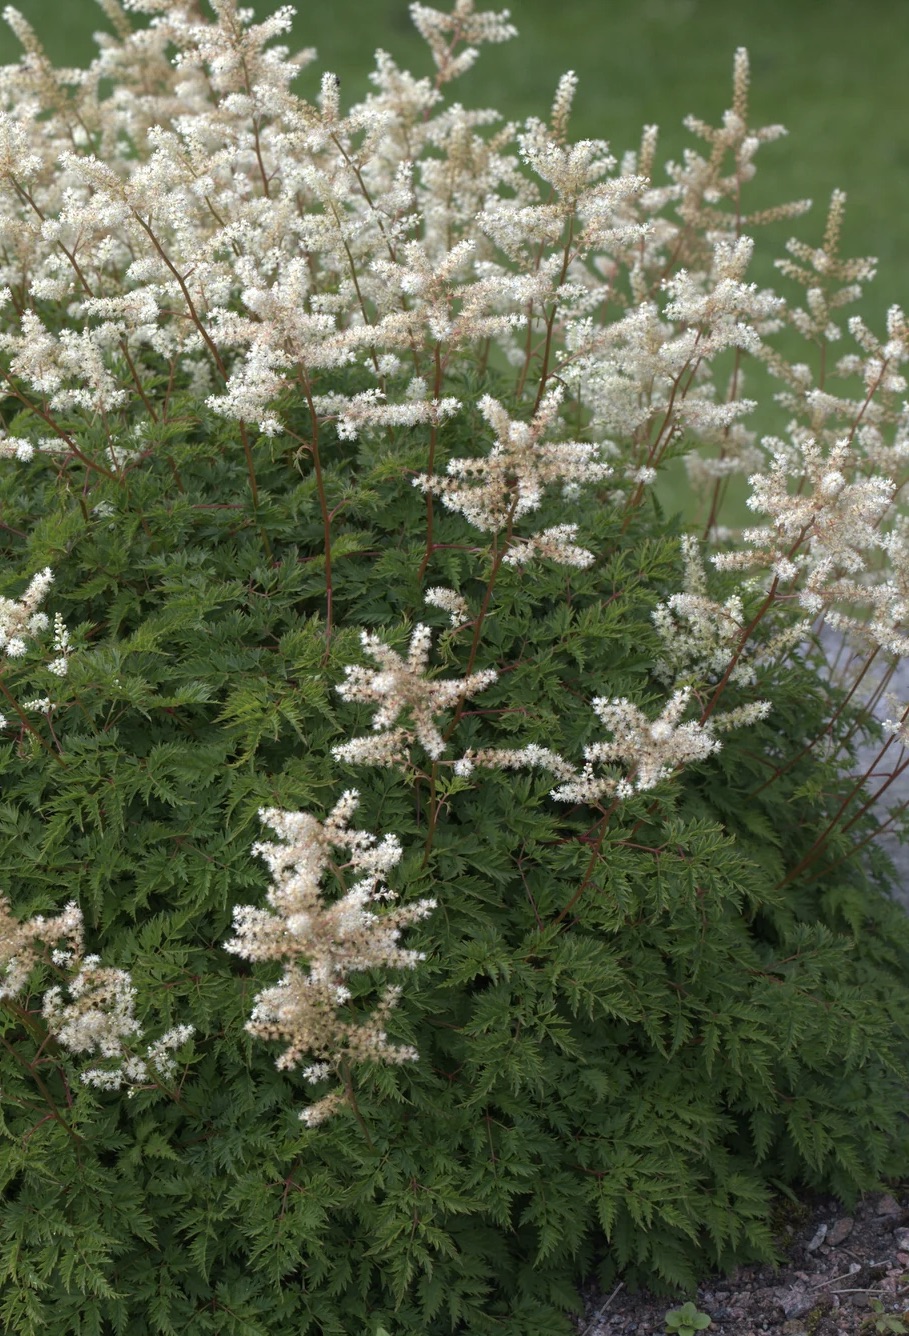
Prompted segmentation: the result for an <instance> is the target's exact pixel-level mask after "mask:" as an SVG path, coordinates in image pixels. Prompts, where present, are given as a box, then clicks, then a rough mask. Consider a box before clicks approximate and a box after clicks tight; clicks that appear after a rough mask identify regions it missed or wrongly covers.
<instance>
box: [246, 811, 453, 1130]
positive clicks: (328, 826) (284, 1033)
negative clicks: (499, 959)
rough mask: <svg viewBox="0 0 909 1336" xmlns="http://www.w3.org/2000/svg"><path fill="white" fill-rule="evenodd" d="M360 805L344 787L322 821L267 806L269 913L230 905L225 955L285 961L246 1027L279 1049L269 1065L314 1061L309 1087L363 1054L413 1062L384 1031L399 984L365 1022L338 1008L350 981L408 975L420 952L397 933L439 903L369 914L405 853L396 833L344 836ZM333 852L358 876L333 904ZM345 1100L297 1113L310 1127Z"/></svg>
mask: <svg viewBox="0 0 909 1336" xmlns="http://www.w3.org/2000/svg"><path fill="white" fill-rule="evenodd" d="M358 805H359V794H358V792H357V790H356V789H347V790H345V792H344V793H343V794H342V795H341V797H340V799H339V800H338V802H337V803H336V804H335V806H334V808H333V809H332V811H331V812H330V813H329V815H328V817H327V818H326V819H325V821H324V822H321V823H320V822H319V821H317V820H316V819H315V818H314V817H312V816H309V815H308V814H307V813H305V812H285V811H281V810H279V809H276V808H264V809H263V810H262V811H261V812H260V813H259V816H260V819H261V820H262V821H263V823H265V824H266V825H269V826H270V827H271V828H272V830H274V831H275V833H276V834H277V835H278V837H279V839H280V840H281V843H266V842H260V843H257V844H254V845H253V850H252V852H253V853H254V854H259V855H260V856H261V857H262V858H263V859H264V860H265V862H266V863H267V865H268V867H269V869H270V871H271V873H272V878H273V884H272V887H271V889H270V890H269V891H268V894H267V897H266V898H267V901H268V904H269V906H270V909H259V908H257V907H256V906H254V905H237V906H236V907H235V909H234V916H233V917H234V934H235V935H234V936H233V937H232V938H231V939H230V940H229V941H228V942H226V943H225V944H224V949H225V950H226V951H230V952H232V953H233V954H234V955H238V956H243V957H245V958H246V959H247V960H253V961H255V960H280V961H284V962H285V963H286V968H285V973H284V975H283V976H282V978H281V979H280V980H279V981H278V983H277V984H275V985H274V986H273V987H271V988H266V989H264V990H263V991H262V992H260V993H258V994H257V995H256V998H255V1001H254V1006H253V1011H252V1015H251V1016H250V1019H249V1020H248V1022H247V1024H246V1029H247V1030H248V1031H249V1033H250V1034H253V1035H255V1036H256V1037H257V1038H260V1039H263V1040H281V1041H283V1042H284V1043H285V1044H286V1048H285V1049H284V1052H283V1053H281V1054H280V1055H279V1057H278V1058H277V1060H276V1065H277V1066H278V1067H279V1068H282V1069H286V1068H292V1067H297V1066H298V1065H299V1064H300V1062H301V1061H302V1060H303V1058H304V1056H305V1055H306V1054H311V1055H313V1056H314V1057H315V1058H316V1059H317V1061H316V1062H315V1063H314V1064H309V1065H308V1066H307V1067H306V1068H305V1071H304V1075H305V1076H306V1079H307V1080H308V1081H311V1082H313V1083H315V1082H318V1081H320V1080H322V1079H323V1078H324V1077H326V1076H328V1075H330V1074H335V1073H337V1072H339V1070H340V1069H341V1066H342V1064H344V1063H350V1062H357V1061H363V1060H365V1059H368V1058H372V1059H376V1060H381V1061H384V1062H391V1063H401V1062H410V1061H414V1060H415V1059H416V1057H417V1054H416V1052H415V1050H414V1049H412V1048H410V1047H408V1046H407V1045H394V1044H391V1043H390V1042H389V1041H388V1037H387V1035H386V1033H385V1024H386V1022H387V1019H388V1016H389V1013H390V1012H391V1010H392V1008H393V1007H394V1005H395V1003H396V1001H397V999H398V997H399V995H400V988H398V987H396V986H392V987H388V988H386V989H385V990H384V991H383V993H382V996H381V998H380V999H379V1001H378V1003H377V1004H376V1006H375V1008H374V1010H373V1011H372V1013H371V1015H370V1016H369V1018H368V1019H367V1020H365V1021H363V1022H362V1023H359V1024H358V1023H356V1022H353V1021H350V1020H348V1019H346V1018H345V1017H344V1016H343V1014H339V1010H338V1009H339V1008H340V1007H343V1005H344V1003H345V1002H346V1001H347V1000H348V999H349V997H350V990H349V989H348V988H347V986H346V983H345V980H346V979H347V978H348V976H349V975H351V974H353V973H356V972H358V971H363V970H370V969H375V968H383V969H413V968H414V967H415V966H416V965H417V963H418V962H419V961H420V960H422V959H423V958H424V957H423V954H422V953H421V952H419V951H408V950H406V949H405V948H402V947H400V946H399V945H398V939H399V937H400V935H401V931H402V929H403V928H404V927H406V926H407V925H408V924H411V923H415V922H417V921H418V920H419V919H422V918H425V917H426V916H427V915H428V914H429V913H430V912H431V911H432V910H433V909H434V908H435V903H436V902H435V900H431V899H421V900H419V901H417V902H415V903H414V904H410V905H405V906H402V907H400V908H396V909H391V910H386V911H384V912H383V913H381V914H377V913H376V912H374V909H373V908H372V906H374V905H375V904H376V903H377V902H378V901H379V900H381V899H389V898H394V896H393V894H392V893H390V892H389V891H388V889H387V887H384V886H383V879H384V878H385V877H386V876H387V874H388V873H389V872H390V871H391V869H392V868H394V867H395V866H396V865H397V864H398V862H399V861H400V859H401V853H402V849H401V845H400V843H399V841H398V840H397V838H396V837H395V836H394V835H386V836H385V837H384V838H383V839H382V840H381V841H380V842H377V841H376V837H375V836H374V835H371V834H369V833H368V832H367V831H363V830H351V829H350V828H349V822H350V818H351V817H352V816H353V814H354V812H355V811H356V809H357V807H358ZM336 848H340V849H345V850H346V851H347V853H348V861H347V863H346V864H345V865H344V866H346V867H349V868H351V869H353V871H354V872H355V873H357V874H359V875H360V879H359V880H358V881H356V882H354V884H353V885H351V886H350V887H348V888H347V889H346V890H342V893H341V894H340V896H339V897H337V898H335V899H331V898H329V896H328V895H326V894H325V893H324V892H323V890H322V887H321V883H322V880H323V878H324V877H325V876H326V875H327V874H328V873H331V875H332V877H333V878H334V879H335V880H336V881H341V880H342V877H341V870H340V869H339V868H338V867H337V866H336V865H335V863H334V862H333V860H332V850H333V849H336ZM344 1098H345V1096H344V1092H343V1091H339V1092H335V1093H333V1094H331V1095H329V1096H326V1097H325V1099H324V1100H322V1101H320V1102H319V1103H317V1104H316V1105H313V1106H311V1107H310V1108H308V1109H305V1110H304V1111H303V1113H301V1115H300V1117H301V1119H303V1121H305V1122H307V1123H308V1124H309V1125H310V1126H314V1125H315V1124H316V1123H318V1122H320V1121H322V1119H323V1118H324V1117H327V1116H328V1114H329V1113H330V1112H334V1111H336V1109H337V1108H339V1107H340V1106H341V1104H343V1102H344Z"/></svg>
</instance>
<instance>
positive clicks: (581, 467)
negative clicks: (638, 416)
mask: <svg viewBox="0 0 909 1336" xmlns="http://www.w3.org/2000/svg"><path fill="white" fill-rule="evenodd" d="M562 398H563V391H562V390H561V388H556V389H554V390H553V391H551V393H549V394H547V395H546V397H545V398H544V400H543V401H542V403H541V404H540V407H539V409H538V410H537V412H536V413H535V414H534V416H533V419H532V420H531V421H530V422H529V423H527V422H521V421H515V420H513V419H512V418H511V417H509V415H508V413H507V412H506V411H505V409H504V408H503V407H502V405H501V404H500V403H499V402H498V401H497V400H496V399H493V398H492V396H491V395H488V394H487V395H484V396H483V398H482V399H480V400H479V403H478V407H479V409H480V411H481V413H482V414H483V417H484V418H485V419H486V421H487V422H488V423H489V426H490V427H491V428H492V430H493V432H494V433H495V438H496V440H495V444H494V445H493V447H492V449H491V450H490V452H489V454H488V455H487V456H486V458H485V459H474V458H468V459H451V460H449V462H448V467H447V474H448V476H447V477H434V476H432V475H429V474H420V475H419V476H418V477H416V478H414V479H413V485H414V486H415V487H420V488H422V490H423V491H424V492H434V493H436V494H438V495H439V496H440V497H441V499H442V503H443V505H445V506H447V507H448V509H449V510H454V511H458V512H460V514H462V515H463V516H464V517H465V519H467V520H468V521H469V522H470V523H471V524H473V525H475V526H476V528H478V529H482V530H484V531H489V530H491V531H492V532H494V533H498V532H499V531H500V530H502V529H504V528H505V526H506V525H508V524H510V523H511V521H513V520H516V519H518V518H520V517H521V516H522V515H525V514H527V512H528V511H532V510H537V509H538V508H539V506H540V503H541V500H542V494H543V489H544V488H545V487H546V486H548V485H550V484H552V483H555V482H566V483H580V482H598V481H602V480H603V479H604V478H608V477H609V475H610V474H611V473H612V468H611V466H610V465H608V464H605V463H603V462H601V461H600V459H599V450H598V448H597V446H595V445H588V444H584V443H583V442H580V441H562V442H547V441H545V440H544V439H543V438H544V437H545V435H546V433H547V432H548V431H549V430H551V429H552V427H553V424H554V422H555V421H556V417H557V412H558V408H559V405H560V403H561V402H562ZM567 529H570V530H571V532H570V533H568V532H567ZM576 532H577V526H576V525H572V526H561V527H560V528H558V529H548V530H546V531H544V532H543V533H539V534H535V535H533V537H531V538H530V539H527V540H525V541H523V542H522V543H521V544H520V547H519V552H518V554H516V555H515V556H514V558H513V560H514V561H516V562H518V561H520V562H522V563H525V562H527V561H528V560H530V558H531V557H533V556H536V555H539V556H548V557H552V558H553V559H555V560H559V561H565V562H567V563H568V564H570V565H575V566H583V565H588V564H589V563H590V562H591V561H593V554H592V553H590V552H586V551H584V550H583V549H582V548H577V547H573V546H571V545H570V544H569V543H568V542H567V539H568V538H569V537H570V538H574V536H575V533H576ZM506 560H507V558H506Z"/></svg>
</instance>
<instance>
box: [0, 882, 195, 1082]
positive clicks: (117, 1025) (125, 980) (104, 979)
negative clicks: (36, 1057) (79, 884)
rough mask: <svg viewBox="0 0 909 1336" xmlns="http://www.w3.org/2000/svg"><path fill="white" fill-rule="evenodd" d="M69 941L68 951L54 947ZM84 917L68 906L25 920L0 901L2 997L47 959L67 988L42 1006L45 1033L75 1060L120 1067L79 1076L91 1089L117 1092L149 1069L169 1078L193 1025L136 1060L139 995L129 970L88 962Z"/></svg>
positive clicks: (53, 990) (56, 988)
mask: <svg viewBox="0 0 909 1336" xmlns="http://www.w3.org/2000/svg"><path fill="white" fill-rule="evenodd" d="M62 940H66V942H67V943H68V945H67V947H66V948H61V947H60V946H54V947H53V949H52V950H48V948H50V947H51V945H52V944H53V943H59V942H60V941H62ZM84 951H85V939H84V923H83V919H82V911H81V910H80V909H79V906H78V905H77V904H76V902H75V900H71V901H70V902H69V903H68V904H67V905H66V906H65V907H64V909H63V910H62V912H61V913H60V914H58V915H57V916H56V917H54V918H45V916H44V915H43V914H35V915H34V916H33V917H32V918H30V919H27V920H25V921H20V920H18V919H16V918H15V917H14V916H13V914H12V913H11V912H10V903H9V900H8V899H7V897H6V896H5V895H0V968H2V971H3V972H2V975H0V998H2V997H14V996H15V995H16V994H17V993H21V992H22V990H23V989H24V988H25V987H26V986H27V984H28V982H29V979H30V977H31V974H32V971H33V970H34V968H35V966H36V965H37V964H39V962H40V961H41V960H42V959H48V961H49V963H51V964H53V965H55V966H56V967H57V968H58V969H67V970H69V971H70V977H69V979H68V980H67V981H66V983H65V985H63V986H61V985H59V984H55V985H53V986H52V987H50V988H48V989H47V991H46V992H45V994H44V998H43V1001H42V1004H41V1014H42V1016H43V1017H44V1020H45V1022H46V1023H47V1028H48V1031H49V1033H50V1034H52V1035H53V1036H54V1037H55V1038H56V1039H57V1040H58V1042H59V1043H61V1044H62V1045H63V1046H64V1048H68V1049H69V1050H70V1051H71V1052H73V1053H99V1054H100V1055H101V1056H102V1057H104V1058H111V1059H116V1065H114V1066H113V1067H110V1066H109V1067H106V1068H89V1069H87V1070H85V1071H83V1072H82V1073H81V1077H80V1079H81V1080H82V1082H83V1083H84V1084H86V1085H93V1086H96V1087H98V1088H99V1089H101V1090H119V1089H120V1088H121V1087H122V1086H123V1085H124V1084H125V1085H129V1086H133V1087H134V1086H138V1085H141V1084H143V1083H145V1082H147V1081H148V1080H149V1079H150V1076H149V1064H150V1065H151V1066H152V1067H153V1068H154V1069H155V1070H156V1071H157V1072H158V1074H159V1075H160V1076H163V1077H164V1078H165V1079H167V1078H170V1077H171V1076H173V1074H174V1072H175V1070H176V1067H175V1063H174V1059H173V1051H174V1050H175V1049H177V1048H179V1047H180V1046H181V1044H183V1043H185V1041H186V1040H187V1039H188V1038H189V1037H190V1035H192V1034H193V1027H192V1026H191V1025H178V1026H176V1027H174V1029H172V1030H168V1031H167V1032H166V1033H165V1034H164V1035H162V1036H161V1038H160V1039H157V1040H155V1041H154V1042H153V1043H151V1044H150V1045H149V1046H148V1051H147V1053H146V1057H145V1059H142V1058H138V1057H136V1056H135V1054H133V1053H132V1052H131V1051H130V1050H129V1048H128V1046H127V1044H126V1043H125V1042H124V1041H127V1040H130V1039H135V1038H138V1037H139V1036H140V1035H141V1033H142V1030H141V1027H140V1026H139V1022H138V1021H137V1020H136V1017H135V1014H134V1003H135V998H136V990H135V988H134V987H133V984H132V979H131V977H130V975H129V972H128V971H126V970H119V969H111V968H108V967H105V966H103V965H102V964H101V958H100V956H96V955H85V954H84Z"/></svg>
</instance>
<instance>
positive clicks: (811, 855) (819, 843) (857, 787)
mask: <svg viewBox="0 0 909 1336" xmlns="http://www.w3.org/2000/svg"><path fill="white" fill-rule="evenodd" d="M907 716H909V705H907V706H906V709H905V710H904V711H903V713H902V715H901V716H900V723H901V724H904V723H905V722H906V718H907ZM892 744H893V737H892V736H891V737H889V738H888V739H887V741H886V742H885V743H884V745H883V747H882V748H881V750H880V751H879V752H878V754H877V755H876V756H875V758H874V760H873V761H872V762H871V764H870V765H869V767H868V769H867V770H866V771H865V772H864V774H862V776H861V777H860V778H859V780H858V781H857V783H855V784H854V785H853V787H852V788H851V789H850V790H849V792H848V793H847V795H846V797H845V798H844V799H843V801H842V802H841V803H840V805H839V807H838V808H837V810H836V812H835V814H834V816H833V818H832V820H831V821H829V822H828V823H827V825H826V826H825V827H824V829H823V830H822V831H821V833H820V835H819V836H818V837H817V839H816V840H815V841H814V844H812V846H811V848H810V849H809V850H808V852H807V853H806V854H805V855H804V857H803V858H801V859H800V860H799V862H798V863H796V865H795V867H794V868H792V869H791V871H790V872H788V873H787V874H786V876H785V877H784V878H783V880H782V881H781V882H779V884H778V886H777V887H776V888H775V889H777V890H782V888H783V887H784V886H788V885H789V883H790V882H791V881H793V880H794V879H795V878H796V877H797V876H798V875H799V873H800V872H803V871H804V869H805V868H806V867H808V866H809V864H810V863H813V862H814V861H815V860H816V859H817V857H818V854H819V853H820V851H821V850H822V849H823V847H824V845H825V844H826V843H827V841H828V839H829V838H830V835H831V833H832V831H833V830H834V829H835V828H836V826H837V824H838V822H839V819H840V817H841V816H842V815H843V813H844V812H845V810H846V808H847V807H848V806H849V804H850V803H851V802H852V799H853V798H854V797H855V795H856V794H857V793H860V792H861V790H862V789H863V788H864V786H865V782H866V780H867V779H868V778H869V776H870V775H871V774H872V773H873V771H874V768H875V766H876V765H877V763H878V762H879V761H880V759H881V757H882V756H883V755H884V753H885V752H886V751H888V750H889V748H890V747H891V746H892ZM907 764H909V761H906V762H904V763H903V765H902V766H898V767H897V769H896V770H895V771H894V773H893V774H892V775H891V776H890V778H889V779H888V781H887V783H886V784H884V785H883V787H882V788H881V789H880V790H879V792H878V793H877V794H875V795H874V797H873V798H872V799H870V801H869V802H868V803H866V804H865V807H863V808H862V812H864V811H866V810H867V808H868V807H869V806H870V805H871V803H873V802H874V801H876V799H877V798H878V797H879V796H880V793H883V792H884V790H885V789H886V788H888V787H889V785H890V784H892V783H893V780H894V779H895V778H896V776H897V774H899V773H901V772H902V770H903V769H905V767H906V765H907ZM858 815H859V816H860V815H861V812H859V813H858ZM849 825H852V822H851V821H850V823H849ZM847 829H848V827H847Z"/></svg>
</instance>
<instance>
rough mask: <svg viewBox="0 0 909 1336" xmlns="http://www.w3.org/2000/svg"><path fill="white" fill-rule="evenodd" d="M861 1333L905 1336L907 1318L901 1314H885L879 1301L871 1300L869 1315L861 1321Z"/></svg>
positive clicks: (907, 1329) (908, 1326) (908, 1327)
mask: <svg viewBox="0 0 909 1336" xmlns="http://www.w3.org/2000/svg"><path fill="white" fill-rule="evenodd" d="M862 1330H863V1331H866V1330H867V1331H876V1332H879V1333H880V1336H905V1333H906V1332H907V1331H909V1317H906V1316H904V1315H903V1314H901V1313H885V1312H884V1305H883V1303H882V1302H881V1300H880V1299H872V1300H871V1314H870V1315H869V1316H868V1317H866V1318H864V1319H863V1321H862Z"/></svg>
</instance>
